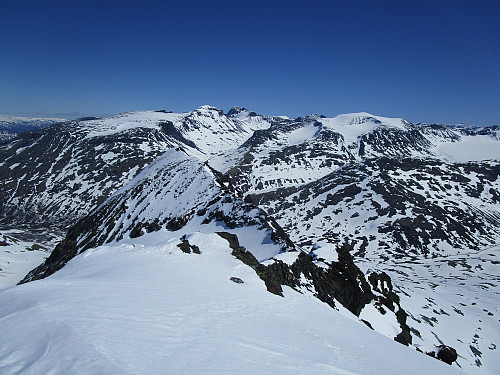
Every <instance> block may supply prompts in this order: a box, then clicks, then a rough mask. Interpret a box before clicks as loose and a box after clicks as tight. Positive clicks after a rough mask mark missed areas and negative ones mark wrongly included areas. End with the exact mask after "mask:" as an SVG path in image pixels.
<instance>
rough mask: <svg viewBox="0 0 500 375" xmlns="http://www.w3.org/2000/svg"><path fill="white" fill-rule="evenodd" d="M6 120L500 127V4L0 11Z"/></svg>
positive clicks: (158, 5) (83, 4) (9, 5)
mask: <svg viewBox="0 0 500 375" xmlns="http://www.w3.org/2000/svg"><path fill="white" fill-rule="evenodd" d="M0 14H1V15H2V16H1V17H2V22H0V53H1V58H0V113H2V114H18V115H30V114H31V115H33V114H39V113H41V112H45V113H47V114H48V115H52V114H66V116H69V115H68V114H71V113H77V114H78V115H83V114H85V115H103V114H113V113H119V112H125V111H132V110H141V109H166V110H173V111H178V112H183V111H188V110H192V109H195V108H197V107H199V106H200V105H203V104H211V105H214V106H216V107H218V108H222V109H224V110H226V111H227V110H228V109H229V108H230V107H231V106H233V105H239V106H244V107H247V108H248V109H251V110H254V111H256V112H258V113H261V114H268V115H271V114H273V115H281V114H286V115H289V116H302V115H307V114H310V113H317V114H324V115H327V116H334V115H337V114H339V113H347V112H360V111H366V112H370V113H373V114H376V115H381V116H388V117H404V118H406V119H408V120H410V121H413V122H438V123H461V122H466V123H470V124H476V125H494V124H500V73H499V67H500V63H499V62H500V42H499V41H500V22H499V21H498V17H499V16H500V1H498V0H492V1H490V0H481V1H477V0H476V1H460V0H455V1H440V0H432V1H427V0H421V1H410V0H408V1H335V0H331V1H328V0H322V1H314V0H310V1H305V0H303V1H293V0H289V1H281V0H268V1H189V0H185V1H172V2H171V1H161V2H160V1H154V2H153V1H147V0H143V1H124V0H122V1H104V0H101V1H93V0H87V1H67V0H66V1H50V0H47V1H23V0H16V1H10V0H0Z"/></svg>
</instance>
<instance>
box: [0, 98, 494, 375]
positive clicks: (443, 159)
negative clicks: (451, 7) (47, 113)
mask: <svg viewBox="0 0 500 375" xmlns="http://www.w3.org/2000/svg"><path fill="white" fill-rule="evenodd" d="M0 120H1V119H0ZM52 120H53V121H54V122H57V123H54V124H52V125H50V124H48V123H46V125H50V126H47V127H45V125H43V126H42V125H41V126H39V127H40V129H37V130H35V131H30V132H23V133H22V134H18V135H16V136H12V137H10V138H6V139H5V140H4V143H3V144H2V145H1V146H0V161H1V164H0V186H2V188H1V189H0V225H1V227H0V229H2V228H3V230H4V231H14V232H15V231H18V232H15V233H19V231H24V232H33V231H41V232H44V231H45V232H46V233H50V234H51V236H52V237H50V240H47V242H46V243H50V244H52V243H53V242H54V241H53V238H54V237H53V236H54V233H61V232H65V233H66V234H65V235H64V238H61V241H60V242H59V244H58V245H57V246H56V247H55V249H54V250H53V251H52V253H51V254H50V256H48V258H47V259H46V260H45V261H44V262H43V263H42V264H40V265H39V266H38V267H36V268H35V269H33V270H32V271H31V272H29V273H28V274H27V275H25V274H16V277H17V279H15V282H17V281H20V280H21V279H23V280H22V283H28V282H30V281H33V280H39V279H45V278H47V280H51V279H53V277H54V276H56V275H57V274H59V272H62V271H63V270H64V269H66V267H67V266H66V265H67V263H68V262H69V261H70V260H71V259H73V258H74V257H77V258H78V259H81V260H80V261H79V262H83V263H82V266H83V265H84V258H82V256H85V254H92V251H93V250H92V249H102V248H103V246H104V247H105V246H116V249H119V246H121V245H120V244H122V245H123V246H125V244H127V246H129V244H131V243H133V244H134V246H135V247H137V246H139V245H140V244H141V243H142V246H143V247H144V246H146V247H144V249H146V250H147V249H150V247H148V246H151V240H150V239H151V238H157V237H154V236H164V237H163V240H164V241H166V240H167V239H168V241H170V242H169V243H172V244H174V245H175V246H178V249H179V251H180V252H181V253H185V254H192V256H195V254H199V253H201V254H204V253H208V252H209V249H208V248H207V246H208V247H209V246H210V245H209V243H211V242H207V243H204V242H203V241H202V242H201V243H200V241H198V240H197V241H194V239H195V238H198V237H197V236H198V234H197V233H202V234H203V236H208V237H207V241H208V238H212V237H210V236H216V237H214V238H220V241H226V242H223V243H224V244H226V243H227V245H225V246H229V248H228V249H230V250H228V251H230V253H231V254H232V256H233V257H234V258H235V259H237V260H238V261H240V262H241V265H242V266H244V267H250V269H252V270H253V271H252V272H255V274H256V275H257V276H258V278H259V279H260V280H262V282H263V283H264V286H265V288H266V289H267V290H268V291H269V292H271V293H273V294H276V295H279V296H285V299H286V298H288V297H287V293H288V290H295V291H296V292H299V293H302V294H303V295H305V296H311V297H314V298H316V299H318V300H320V301H322V302H324V303H326V304H327V305H328V306H330V307H331V308H332V313H333V311H335V313H341V314H343V315H344V316H349V317H350V318H352V319H354V320H356V321H358V322H361V323H362V324H364V325H366V326H368V327H369V328H371V329H373V330H375V331H377V332H379V333H381V334H382V335H385V336H387V337H389V338H391V339H395V340H396V341H398V342H400V343H402V344H404V345H407V346H409V347H410V348H414V349H416V350H417V351H421V352H425V353H427V354H428V355H430V356H434V357H437V358H439V359H441V360H443V361H444V362H450V363H453V366H457V367H460V368H461V369H462V370H464V371H465V372H467V373H471V374H493V373H495V369H497V368H498V366H499V365H500V363H499V361H498V358H499V357H500V356H499V355H498V352H497V346H498V344H499V341H500V326H499V322H500V321H499V314H500V309H499V304H498V301H499V292H500V290H499V282H500V269H499V264H500V259H499V258H498V257H500V127H498V126H492V127H468V126H465V125H458V126H450V125H438V124H413V123H410V122H408V121H406V120H404V119H394V118H386V117H380V116H375V115H371V114H368V113H353V114H344V115H339V116H337V117H334V118H326V117H324V116H317V115H310V116H306V117H299V118H290V117H286V116H261V115H258V114H256V113H255V112H251V111H249V110H247V109H245V108H242V107H234V108H232V109H231V110H230V111H228V112H227V113H224V112H223V111H222V110H220V109H217V108H215V107H211V106H202V107H200V108H198V109H196V110H194V111H191V112H186V113H171V112H167V111H163V110H162V111H142V112H131V113H124V114H119V115H115V116H110V117H105V118H85V119H79V120H73V121H64V122H58V121H56V120H54V119H52ZM0 122H1V121H0ZM18 126H19V125H18ZM16 129H21V128H19V127H17V128H16ZM17 133H21V132H20V131H18V132H17ZM14 232H12V233H14ZM5 233H7V232H5ZM162 233H163V234H162ZM5 236H7V235H6V234H4V242H5V245H4V246H3V248H4V249H9V246H10V245H11V244H13V243H14V242H15V241H14V240H12V238H14V237H12V235H10V237H9V236H7V237H5ZM158 238H159V237H158ZM0 239H1V238H0ZM141 241H142V242H141ZM210 241H212V240H210ZM217 241H219V240H217ZM217 241H216V242H217ZM38 242H40V243H42V244H43V239H42V240H40V241H38ZM32 243H33V241H31V242H30V246H32V245H31V244H32ZM217 243H219V242H217ZM130 246H132V245H130ZM214 246H215V245H214ZM217 246H219V245H217ZM139 247H140V246H139ZM147 251H151V250H147ZM147 251H146V253H147ZM82 253H83V254H82ZM115 253H116V254H117V255H116V256H117V257H119V256H120V255H119V254H120V251H118V250H116V251H115V250H113V254H115ZM146 253H144V254H146ZM79 254H81V255H79ZM211 256H212V255H211ZM0 257H1V253H0ZM116 259H118V258H116ZM0 260H1V258H0ZM184 266H185V267H189V262H186V263H185V265H184ZM0 268H2V269H8V268H9V266H8V265H5V264H2V263H0ZM59 270H61V271H59ZM57 271H59V272H57ZM0 272H2V271H1V270H0ZM4 272H5V271H4ZM54 273H55V275H54V276H51V275H52V274H54ZM66 274H68V273H67V272H66ZM49 276H51V277H49ZM9 277H10V276H9ZM23 277H24V278H23ZM9 280H10V279H9ZM11 280H14V278H12V279H11ZM29 284H31V283H28V285H29ZM36 285H42V284H36ZM17 288H22V287H16V288H14V289H17ZM290 288H291V289H290ZM20 293H21V292H20ZM1 298H2V295H1V294H0V301H1ZM19 298H24V297H22V295H21V296H20V297H19ZM0 304H1V303H0ZM317 318H318V319H324V317H317ZM33 319H36V316H33ZM369 328H366V329H367V330H368V329H369ZM422 356H423V354H422ZM0 357H1V352H0ZM0 368H1V367H0Z"/></svg>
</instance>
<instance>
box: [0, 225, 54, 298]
mask: <svg viewBox="0 0 500 375" xmlns="http://www.w3.org/2000/svg"><path fill="white" fill-rule="evenodd" d="M36 232H37V231H31V232H29V231H23V230H21V229H5V228H0V289H5V288H8V287H11V286H14V285H16V284H17V283H18V282H19V281H21V279H22V278H23V277H24V276H25V275H26V274H27V273H28V272H29V271H31V270H32V269H33V268H35V267H37V266H38V265H40V264H41V263H42V262H43V261H44V260H45V259H46V258H47V257H48V256H49V254H50V251H51V250H52V249H53V248H54V246H55V245H56V243H57V242H59V241H60V240H61V239H62V238H61V235H60V234H56V233H51V232H48V231H45V233H43V234H42V235H40V234H39V233H36ZM47 232H48V233H47Z"/></svg>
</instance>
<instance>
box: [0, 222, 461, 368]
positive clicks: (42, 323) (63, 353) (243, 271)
mask: <svg viewBox="0 0 500 375" xmlns="http://www.w3.org/2000/svg"><path fill="white" fill-rule="evenodd" d="M190 229H191V232H190V233H189V235H188V239H189V241H190V242H191V243H192V244H195V245H197V246H199V248H200V250H201V254H185V253H183V252H182V251H181V250H180V249H179V248H178V247H177V245H178V244H179V243H180V240H179V237H178V233H172V232H168V231H166V230H162V231H160V232H156V233H152V234H148V235H145V236H143V237H141V238H138V239H135V240H124V241H122V242H120V243H116V244H113V245H107V246H101V247H99V248H97V249H93V250H88V251H87V252H85V253H84V254H82V255H80V256H78V257H77V258H75V259H73V260H72V261H71V262H70V263H69V264H68V265H67V266H66V267H64V268H63V269H62V270H61V271H59V272H58V273H56V274H54V275H52V276H51V277H49V278H47V279H44V280H40V281H35V282H31V283H28V284H25V285H22V286H17V287H15V288H10V289H6V290H4V291H2V292H0V330H1V332H2V335H1V337H0V343H1V345H0V372H1V373H5V374H21V373H22V374H44V373H51V374H54V375H55V374H68V373H72V374H87V373H93V374H97V373H98V374H117V373H119V374H159V373H170V374H196V373H203V374H218V375H219V374H235V373H237V374H294V375H295V374H315V375H317V374H344V375H345V374H352V375H354V374H370V375H374V374H381V375H382V374H383V375H388V374H397V375H400V374H409V375H411V374H459V373H460V371H458V370H456V369H455V368H453V367H451V366H448V365H446V364H444V363H441V362H439V361H436V360H434V359H431V358H429V357H427V356H425V355H422V354H419V353H417V352H414V351H411V350H408V349H407V348H405V347H404V346H402V345H399V344H398V343H396V342H394V341H392V340H390V339H387V338H385V337H383V336H381V335H379V334H378V333H376V332H373V331H370V330H368V329H367V328H366V327H365V326H364V325H362V324H360V323H359V322H356V321H353V320H351V319H349V318H346V317H345V316H343V315H342V314H340V313H338V312H336V311H334V310H332V309H331V308H330V307H329V306H327V305H326V304H324V303H321V302H319V301H318V300H316V299H315V298H310V297H308V296H306V295H301V294H299V293H297V292H295V291H293V290H292V289H289V288H286V289H285V297H284V298H283V297H279V296H276V295H273V294H271V293H268V292H267V291H266V288H265V286H264V283H263V282H262V281H261V280H260V279H259V278H258V277H257V275H256V274H255V272H254V270H252V269H251V268H250V267H248V266H245V265H243V264H242V263H241V262H239V261H238V260H237V259H236V258H234V257H233V256H231V255H230V254H231V251H230V249H229V246H228V243H227V242H226V241H225V240H223V239H222V238H220V237H219V236H217V235H216V234H213V233H212V234H202V233H199V232H197V231H196V228H194V227H193V228H190ZM230 277H237V278H240V279H241V280H243V281H244V283H242V284H237V283H234V282H232V281H230Z"/></svg>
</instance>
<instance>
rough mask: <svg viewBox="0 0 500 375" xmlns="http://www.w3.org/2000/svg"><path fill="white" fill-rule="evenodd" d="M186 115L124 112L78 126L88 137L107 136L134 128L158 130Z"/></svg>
mask: <svg viewBox="0 0 500 375" xmlns="http://www.w3.org/2000/svg"><path fill="white" fill-rule="evenodd" d="M185 116H187V114H186V113H166V112H164V111H136V112H126V113H121V114H118V115H114V116H109V117H103V118H100V119H93V120H88V121H80V122H79V123H80V126H81V127H82V128H84V129H85V130H86V131H87V132H88V135H87V136H88V137H97V136H107V135H112V134H116V133H120V132H123V131H127V130H130V129H135V128H153V129H157V128H159V124H160V123H162V122H165V121H170V122H178V121H180V120H182V119H183V118H184V117H185Z"/></svg>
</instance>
